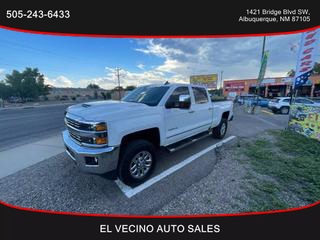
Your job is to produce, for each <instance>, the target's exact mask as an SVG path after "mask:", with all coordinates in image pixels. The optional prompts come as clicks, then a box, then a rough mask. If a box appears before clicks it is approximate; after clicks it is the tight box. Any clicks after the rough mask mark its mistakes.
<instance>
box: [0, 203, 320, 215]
mask: <svg viewBox="0 0 320 240" xmlns="http://www.w3.org/2000/svg"><path fill="white" fill-rule="evenodd" d="M0 203H1V204H3V205H5V206H7V207H11V208H15V209H19V210H24V211H31V212H41V213H55V214H63V215H76V216H91V217H126V218H195V217H230V216H243V215H257V214H269V213H281V212H291V211H297V210H302V209H306V208H310V207H313V206H315V205H317V204H319V203H320V201H319V202H316V203H313V204H310V205H307V206H303V207H298V208H292V209H284V210H275V211H268V212H252V213H230V214H215V215H181V216H179V215H178V216H174V215H172V216H143V215H141V216H139V215H106V214H93V213H92V214H90V213H67V212H56V211H46V210H38V209H31V208H23V207H17V206H13V205H10V204H7V203H4V202H1V201H0Z"/></svg>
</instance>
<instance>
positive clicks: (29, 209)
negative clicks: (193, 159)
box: [0, 25, 320, 218]
mask: <svg viewBox="0 0 320 240" xmlns="http://www.w3.org/2000/svg"><path fill="white" fill-rule="evenodd" d="M0 28H3V29H7V30H12V31H18V32H25V33H35V34H46V35H59V36H73V37H109V38H222V37H253V36H272V35H286V34H295V33H302V32H306V31H311V30H314V29H317V28H320V25H319V26H316V27H312V28H308V29H304V30H298V31H291V32H281V33H265V34H264V33H259V34H235V35H199V36H190V35H185V36H167V35H162V36H152V35H141V36H140V35H96V34H92V35H91V34H73V33H52V32H41V31H29V30H23V29H17V28H11V27H6V26H2V25H0ZM0 203H1V204H3V205H5V206H7V207H11V208H15V209H19V210H24V211H32V212H41V213H55V214H64V215H78V216H79V215H80V216H95V217H126V218H194V217H226V216H243V215H257V214H270V213H280V212H289V211H297V210H302V209H306V208H310V207H313V206H315V205H317V204H319V203H320V201H319V202H316V203H313V204H310V205H307V206H304V207H298V208H292V209H284V210H275V211H268V212H253V213H232V214H215V215H181V216H139V215H105V214H89V213H67V212H56V211H45V210H38V209H31V208H23V207H17V206H14V205H10V204H7V203H4V202H2V201H0Z"/></svg>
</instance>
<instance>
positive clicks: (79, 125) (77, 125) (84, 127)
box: [66, 117, 91, 131]
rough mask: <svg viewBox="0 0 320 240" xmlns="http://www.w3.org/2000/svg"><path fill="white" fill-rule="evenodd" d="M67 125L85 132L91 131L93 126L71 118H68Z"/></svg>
mask: <svg viewBox="0 0 320 240" xmlns="http://www.w3.org/2000/svg"><path fill="white" fill-rule="evenodd" d="M66 124H67V125H69V126H70V127H73V128H76V129H79V130H84V131H90V130H91V125H90V124H86V123H81V122H78V121H76V120H73V119H71V118H68V117H66Z"/></svg>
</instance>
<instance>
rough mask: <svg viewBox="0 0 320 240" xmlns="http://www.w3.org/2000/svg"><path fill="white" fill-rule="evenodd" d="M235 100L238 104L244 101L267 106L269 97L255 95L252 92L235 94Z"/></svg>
mask: <svg viewBox="0 0 320 240" xmlns="http://www.w3.org/2000/svg"><path fill="white" fill-rule="evenodd" d="M236 99H237V101H238V103H239V104H244V103H246V102H250V103H251V104H255V105H258V106H261V107H268V103H269V99H267V98H262V97H260V96H259V97H257V95H254V94H247V95H241V96H237V98H236Z"/></svg>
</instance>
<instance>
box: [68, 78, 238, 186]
mask: <svg viewBox="0 0 320 240" xmlns="http://www.w3.org/2000/svg"><path fill="white" fill-rule="evenodd" d="M232 109H233V103H232V101H224V102H222V101H221V102H212V101H211V98H210V96H209V93H208V91H207V89H206V88H204V87H200V86H196V85H190V84H165V85H147V86H141V87H139V88H136V89H135V90H134V91H132V92H131V93H130V94H129V95H127V96H126V97H124V98H123V99H122V100H121V101H100V102H99V101H98V102H89V103H85V104H76V105H73V106H70V107H69V108H68V109H67V111H66V115H65V123H66V128H67V129H66V130H65V131H64V132H63V140H64V144H65V147H66V152H67V154H68V155H69V156H70V158H71V159H72V160H74V161H75V162H76V163H77V166H78V167H79V168H80V169H81V170H83V171H86V172H90V173H96V174H103V173H106V172H109V171H113V170H115V171H116V173H117V175H118V177H119V178H120V179H121V180H122V181H123V182H124V183H126V184H130V183H141V182H143V181H144V180H145V179H146V178H147V177H148V176H149V175H150V174H151V172H152V170H153V169H154V167H155V163H156V154H155V150H156V148H160V147H162V148H165V149H166V150H168V151H169V152H174V151H176V150H178V149H180V148H182V147H184V146H186V145H188V144H191V143H193V142H195V141H197V140H199V139H201V138H203V137H204V136H207V135H212V136H213V137H215V138H219V139H221V138H223V137H224V136H225V134H226V131H227V128H228V121H230V120H232V118H233V110H232Z"/></svg>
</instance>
